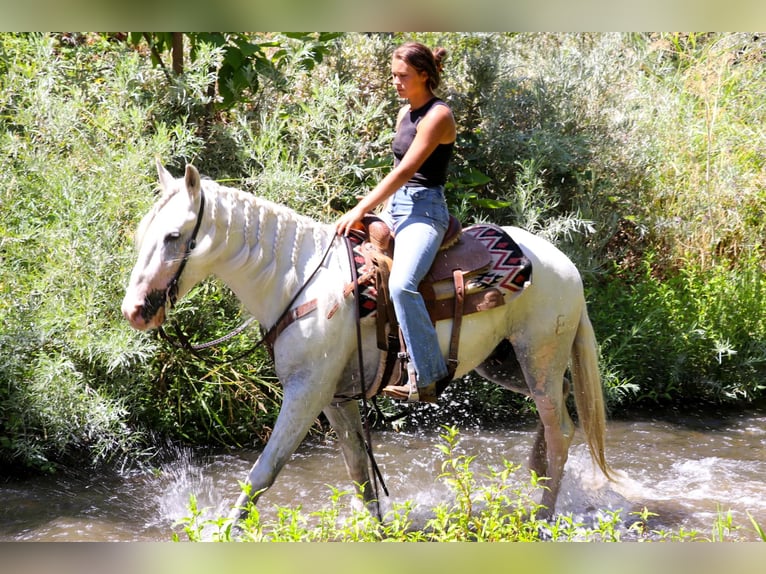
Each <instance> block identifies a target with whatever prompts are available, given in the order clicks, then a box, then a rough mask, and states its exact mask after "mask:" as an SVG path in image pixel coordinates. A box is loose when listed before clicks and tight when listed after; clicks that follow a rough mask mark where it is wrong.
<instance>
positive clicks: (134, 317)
mask: <svg viewBox="0 0 766 574" xmlns="http://www.w3.org/2000/svg"><path fill="white" fill-rule="evenodd" d="M166 301H167V296H166V293H165V291H160V290H155V291H152V292H151V293H149V294H148V295H146V296H145V297H144V299H143V300H138V301H136V299H133V300H130V298H129V295H126V296H125V299H124V300H123V302H122V314H123V316H124V317H125V319H127V320H128V323H130V326H131V327H133V328H134V329H138V330H139V331H145V330H147V329H153V328H156V327H159V326H160V325H162V323H164V322H165V303H166Z"/></svg>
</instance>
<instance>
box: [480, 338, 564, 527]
mask: <svg viewBox="0 0 766 574" xmlns="http://www.w3.org/2000/svg"><path fill="white" fill-rule="evenodd" d="M546 351H547V352H546ZM568 360H569V354H568V351H567V347H566V345H564V346H559V347H558V348H556V349H551V348H549V349H538V350H537V352H536V353H534V354H533V353H528V352H524V351H522V352H517V351H516V350H515V349H514V347H513V346H512V345H511V344H510V343H508V342H507V341H503V342H501V343H500V344H499V345H498V346H497V347H496V348H495V350H494V352H493V353H492V354H491V355H490V356H489V357H488V358H487V360H486V361H485V362H484V363H482V364H481V365H480V366H479V367H477V368H476V372H478V373H479V374H480V375H481V376H483V377H485V378H487V379H489V380H491V381H493V382H495V383H497V384H499V385H500V386H503V387H505V388H507V389H510V390H512V391H516V392H519V393H522V394H524V395H527V396H529V397H531V398H532V399H533V400H534V401H535V406H536V407H537V411H538V413H539V416H540V422H539V423H538V428H537V433H536V436H535V441H534V445H533V447H532V452H531V454H530V457H529V462H528V465H529V468H530V469H531V470H533V471H535V473H537V475H538V476H544V477H547V478H548V479H549V480H548V482H547V483H546V484H545V486H546V490H545V491H544V492H543V498H542V504H543V505H544V506H545V507H546V509H547V510H546V511H544V512H542V513H540V514H541V515H543V516H545V515H546V514H547V515H551V514H552V513H553V510H554V507H555V503H556V498H557V496H558V491H559V487H560V483H561V478H562V476H563V471H564V465H565V463H566V460H567V456H568V453H569V445H570V443H571V442H572V438H573V436H574V424H573V423H572V419H571V418H570V416H569V412H568V411H567V408H566V402H565V399H566V390H565V389H566V388H567V382H566V381H565V379H564V372H565V370H566V366H567V363H568Z"/></svg>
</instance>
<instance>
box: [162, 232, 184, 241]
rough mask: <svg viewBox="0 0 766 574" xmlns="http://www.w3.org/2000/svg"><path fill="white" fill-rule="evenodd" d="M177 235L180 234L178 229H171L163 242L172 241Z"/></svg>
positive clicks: (179, 235)
mask: <svg viewBox="0 0 766 574" xmlns="http://www.w3.org/2000/svg"><path fill="white" fill-rule="evenodd" d="M179 237H181V234H180V233H179V232H178V231H171V232H170V233H168V234H167V235H166V236H165V243H173V242H174V241H176V240H177V239H178V238H179Z"/></svg>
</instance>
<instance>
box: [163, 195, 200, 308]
mask: <svg viewBox="0 0 766 574" xmlns="http://www.w3.org/2000/svg"><path fill="white" fill-rule="evenodd" d="M204 212H205V192H203V191H202V188H200V190H199V211H198V212H197V222H196V223H195V224H194V229H193V230H192V232H191V235H190V236H189V241H187V242H186V250H185V251H184V256H183V258H182V259H181V265H179V266H178V270H177V271H176V274H175V275H174V276H173V278H172V279H171V280H170V283H168V287H167V289H166V290H165V298H166V300H167V302H168V303H170V308H171V309H172V308H173V307H175V305H176V301H178V280H179V279H181V273H183V271H184V268H185V267H186V263H187V262H188V261H189V256H190V255H191V252H192V250H193V249H194V248H195V247H196V246H197V233H199V228H200V226H201V225H202V215H203V213H204Z"/></svg>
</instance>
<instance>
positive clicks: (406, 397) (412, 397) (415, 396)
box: [380, 382, 437, 403]
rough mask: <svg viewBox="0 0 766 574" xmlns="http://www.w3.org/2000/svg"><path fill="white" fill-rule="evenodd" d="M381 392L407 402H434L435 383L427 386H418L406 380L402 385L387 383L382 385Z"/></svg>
mask: <svg viewBox="0 0 766 574" xmlns="http://www.w3.org/2000/svg"><path fill="white" fill-rule="evenodd" d="M380 392H381V394H383V395H386V396H387V397H391V398H392V399H396V400H397V401H405V402H408V403H435V402H436V399H437V396H436V383H431V384H430V385H428V386H427V387H418V386H417V385H413V384H412V383H410V382H408V383H405V384H404V385H389V386H387V387H384V388H383V390H382V391H380Z"/></svg>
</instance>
